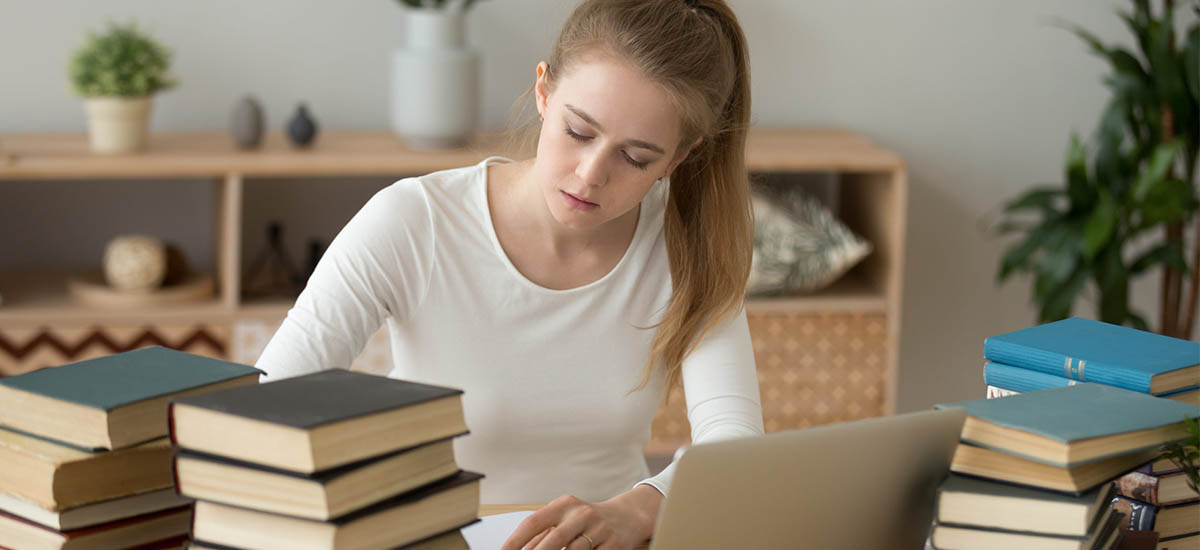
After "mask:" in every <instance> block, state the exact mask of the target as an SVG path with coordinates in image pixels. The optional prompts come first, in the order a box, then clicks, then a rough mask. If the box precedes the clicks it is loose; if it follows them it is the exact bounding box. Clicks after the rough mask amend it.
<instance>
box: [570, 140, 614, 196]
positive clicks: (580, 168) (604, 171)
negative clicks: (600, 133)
mask: <svg viewBox="0 0 1200 550" xmlns="http://www.w3.org/2000/svg"><path fill="white" fill-rule="evenodd" d="M575 175H576V176H577V177H578V178H579V179H580V181H582V182H583V183H584V184H586V185H588V186H596V185H604V182H605V181H607V180H608V168H607V166H606V165H605V159H604V153H603V151H601V150H600V148H599V147H596V148H594V149H592V150H590V151H585V152H583V153H582V154H581V155H580V158H579V163H578V164H576V165H575Z"/></svg>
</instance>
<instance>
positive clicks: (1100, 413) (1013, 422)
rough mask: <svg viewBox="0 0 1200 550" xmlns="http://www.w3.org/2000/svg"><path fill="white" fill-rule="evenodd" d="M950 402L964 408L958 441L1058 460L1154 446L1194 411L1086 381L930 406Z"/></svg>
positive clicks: (1178, 433)
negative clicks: (963, 421) (997, 397)
mask: <svg viewBox="0 0 1200 550" xmlns="http://www.w3.org/2000/svg"><path fill="white" fill-rule="evenodd" d="M949 407H962V408H964V409H966V412H967V420H966V422H965V423H964V424H963V433H962V439H963V441H966V442H968V443H971V444H974V445H978V446H981V447H987V448H990V449H994V450H997V451H1002V452H1005V453H1009V454H1013V455H1016V456H1019V457H1022V458H1026V459H1029V460H1034V461H1039V462H1043V463H1046V464H1049V465H1053V466H1060V467H1068V466H1071V467H1073V466H1079V465H1082V464H1086V463H1088V462H1094V461H1099V460H1103V459H1106V458H1112V457H1115V456H1119V455H1124V454H1128V453H1132V452H1136V451H1142V450H1145V449H1156V448H1158V447H1160V446H1162V445H1163V444H1166V443H1169V442H1172V441H1178V440H1180V439H1182V438H1184V437H1187V435H1188V434H1187V429H1186V426H1185V424H1184V419H1185V418H1196V417H1200V407H1194V406H1192V405H1188V404H1186V403H1180V402H1177V401H1171V400H1169V399H1159V398H1156V397H1152V396H1149V395H1146V394H1143V393H1138V392H1134V391H1129V390H1124V389H1121V388H1115V387H1112V386H1105V385H1101V384H1092V383H1083V384H1078V385H1075V386H1067V387H1062V388H1053V389H1048V390H1041V391H1035V392H1029V393H1022V394H1019V395H1013V396H1009V397H1005V398H1003V399H977V400H974V401H964V402H959V403H943V404H940V405H937V408H939V409H943V408H949Z"/></svg>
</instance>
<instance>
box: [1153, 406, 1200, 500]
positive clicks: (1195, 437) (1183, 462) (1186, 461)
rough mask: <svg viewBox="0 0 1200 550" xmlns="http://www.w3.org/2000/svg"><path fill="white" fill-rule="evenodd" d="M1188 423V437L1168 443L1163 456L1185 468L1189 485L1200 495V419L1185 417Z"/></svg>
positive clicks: (1181, 468) (1180, 467)
mask: <svg viewBox="0 0 1200 550" xmlns="http://www.w3.org/2000/svg"><path fill="white" fill-rule="evenodd" d="M1183 420H1184V422H1185V423H1187V431H1188V436H1187V438H1185V439H1183V440H1181V441H1176V442H1174V443H1172V444H1170V445H1167V446H1166V448H1165V449H1163V453H1162V457H1163V458H1165V459H1167V460H1170V461H1171V463H1172V464H1174V465H1175V467H1176V468H1179V469H1180V470H1183V472H1184V475H1185V476H1187V484H1188V487H1190V488H1191V489H1192V492H1194V493H1196V494H1197V495H1200V470H1198V469H1197V468H1198V466H1197V465H1200V420H1197V419H1195V418H1184V419H1183Z"/></svg>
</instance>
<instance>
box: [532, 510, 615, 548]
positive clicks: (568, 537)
mask: <svg viewBox="0 0 1200 550" xmlns="http://www.w3.org/2000/svg"><path fill="white" fill-rule="evenodd" d="M597 521H599V518H598V517H597V514H596V511H595V509H593V508H592V507H591V506H590V505H582V506H577V507H574V508H572V509H571V510H569V511H568V512H567V514H566V517H565V518H564V519H563V520H562V521H561V522H560V523H559V524H558V525H557V526H555V527H554V529H551V530H550V533H549V534H548V535H546V538H545V539H543V540H542V542H541V543H540V544H538V545H536V546H530V547H529V548H531V549H532V550H561V549H562V548H564V547H567V548H570V549H571V550H575V549H576V548H579V549H581V550H593V549H592V548H591V547H590V545H589V544H588V541H587V539H584V538H583V537H581V536H580V534H581V533H588V536H589V537H591V539H592V542H593V543H594V544H596V545H597V546H599V545H600V542H601V541H600V540H598V538H597V536H596V535H595V534H593V533H595V529H594V528H592V525H593V523H595V522H597ZM578 543H582V546H578Z"/></svg>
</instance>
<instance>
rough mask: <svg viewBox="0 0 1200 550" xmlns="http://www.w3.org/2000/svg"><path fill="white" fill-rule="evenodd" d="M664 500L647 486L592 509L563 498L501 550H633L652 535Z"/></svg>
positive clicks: (534, 516) (529, 520) (542, 511)
mask: <svg viewBox="0 0 1200 550" xmlns="http://www.w3.org/2000/svg"><path fill="white" fill-rule="evenodd" d="M662 499H663V496H662V493H659V492H658V489H655V488H654V487H652V486H650V485H645V484H642V485H638V486H637V487H634V488H633V489H632V490H630V491H626V492H624V493H621V494H619V495H617V496H615V497H613V498H610V499H608V500H606V501H604V502H598V503H595V504H593V503H590V502H586V501H583V500H580V499H578V498H575V497H573V496H571V495H563V496H561V497H558V498H556V499H554V502H551V503H550V504H547V505H546V506H543V507H542V508H541V509H540V510H538V511H536V512H534V513H533V514H532V515H530V516H529V517H527V518H525V521H522V522H521V524H520V525H518V526H517V529H516V530H515V531H513V534H512V535H511V536H509V537H508V540H507V541H505V542H504V545H503V546H501V547H500V550H561V549H562V548H564V547H565V548H567V550H632V549H633V548H637V547H639V546H644V545H645V543H646V541H648V540H650V536H651V535H652V534H654V522H655V520H657V519H658V507H659V505H660V504H662ZM584 535H586V536H584ZM588 539H591V540H590V541H589V540H588Z"/></svg>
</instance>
